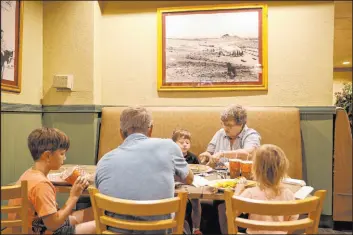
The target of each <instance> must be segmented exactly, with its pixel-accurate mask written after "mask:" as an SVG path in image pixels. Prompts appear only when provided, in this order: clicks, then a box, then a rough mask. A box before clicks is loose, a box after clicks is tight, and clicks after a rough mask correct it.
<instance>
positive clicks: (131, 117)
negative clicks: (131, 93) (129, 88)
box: [120, 106, 152, 137]
mask: <svg viewBox="0 0 353 235" xmlns="http://www.w3.org/2000/svg"><path fill="white" fill-rule="evenodd" d="M151 125H152V115H151V113H150V112H149V111H148V110H147V109H146V108H144V107H142V106H134V107H128V108H126V109H124V110H123V112H122V113H121V115H120V129H121V130H122V132H123V133H124V135H125V136H126V137H127V133H128V131H130V132H132V133H143V134H147V132H148V128H149V127H151Z"/></svg>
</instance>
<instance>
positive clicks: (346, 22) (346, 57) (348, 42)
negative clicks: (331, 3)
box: [333, 1, 352, 68]
mask: <svg viewBox="0 0 353 235" xmlns="http://www.w3.org/2000/svg"><path fill="white" fill-rule="evenodd" d="M334 37H335V38H334V48H333V50H334V51H333V63H334V66H333V67H334V68H352V2H351V1H335V32H334ZM345 61H348V62H349V64H346V65H344V64H343V62H345Z"/></svg>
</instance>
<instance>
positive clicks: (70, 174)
mask: <svg viewBox="0 0 353 235" xmlns="http://www.w3.org/2000/svg"><path fill="white" fill-rule="evenodd" d="M81 175H83V172H82V170H81V169H80V168H79V167H78V166H75V167H72V168H71V169H67V170H65V171H64V172H63V174H62V178H63V179H64V180H65V181H66V182H68V183H69V184H71V185H73V184H74V183H75V181H76V180H77V178H78V177H79V176H81Z"/></svg>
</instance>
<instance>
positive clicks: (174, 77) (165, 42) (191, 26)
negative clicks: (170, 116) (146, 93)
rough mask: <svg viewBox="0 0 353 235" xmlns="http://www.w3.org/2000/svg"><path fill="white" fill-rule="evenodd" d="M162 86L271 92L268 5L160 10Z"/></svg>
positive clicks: (159, 56)
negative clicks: (268, 58)
mask: <svg viewBox="0 0 353 235" xmlns="http://www.w3.org/2000/svg"><path fill="white" fill-rule="evenodd" d="M157 16H158V79H157V80H158V81H157V84H158V90H159V91H187V90H190V91H197V90H203V91H207V90H267V7H266V5H251V6H244V5H215V6H198V7H182V8H170V9H168V8H160V9H158V11H157Z"/></svg>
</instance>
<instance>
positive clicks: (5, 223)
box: [1, 181, 29, 234]
mask: <svg viewBox="0 0 353 235" xmlns="http://www.w3.org/2000/svg"><path fill="white" fill-rule="evenodd" d="M11 199H21V205H19V206H11V205H2V204H3V201H7V200H11ZM1 202H2V204H1V230H4V231H2V232H1V233H2V234H3V233H4V234H5V233H7V232H9V231H10V230H11V231H12V232H14V230H13V229H14V228H17V227H20V228H21V232H22V234H28V206H29V201H28V182H27V181H21V185H13V186H1ZM6 204H7V203H6ZM13 213H14V214H16V216H14V217H15V218H14V219H12V218H11V219H10V218H7V219H3V216H4V215H7V217H9V215H10V214H13ZM16 231H17V230H16ZM16 233H17V232H16Z"/></svg>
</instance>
